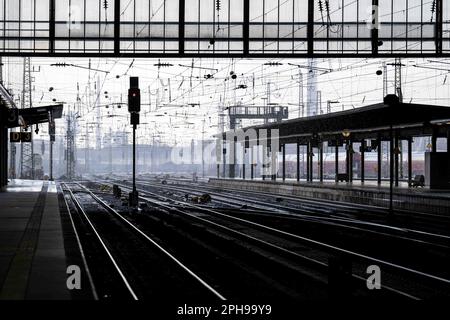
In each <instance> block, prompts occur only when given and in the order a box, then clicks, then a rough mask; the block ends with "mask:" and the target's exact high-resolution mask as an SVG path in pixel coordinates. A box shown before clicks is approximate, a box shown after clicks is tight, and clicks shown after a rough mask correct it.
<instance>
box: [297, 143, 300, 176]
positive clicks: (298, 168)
mask: <svg viewBox="0 0 450 320" xmlns="http://www.w3.org/2000/svg"><path fill="white" fill-rule="evenodd" d="M297 182H300V142H299V141H297Z"/></svg>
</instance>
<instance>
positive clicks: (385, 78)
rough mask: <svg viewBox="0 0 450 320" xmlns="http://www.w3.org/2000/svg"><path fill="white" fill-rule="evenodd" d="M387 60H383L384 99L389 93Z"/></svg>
mask: <svg viewBox="0 0 450 320" xmlns="http://www.w3.org/2000/svg"><path fill="white" fill-rule="evenodd" d="M387 72H388V71H387V65H386V62H383V100H384V98H385V97H386V96H387V94H388V73H387Z"/></svg>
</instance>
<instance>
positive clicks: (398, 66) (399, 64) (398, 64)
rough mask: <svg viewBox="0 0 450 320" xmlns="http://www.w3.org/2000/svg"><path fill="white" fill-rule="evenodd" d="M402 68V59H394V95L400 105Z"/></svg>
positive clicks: (401, 97) (401, 99) (401, 100)
mask: <svg viewBox="0 0 450 320" xmlns="http://www.w3.org/2000/svg"><path fill="white" fill-rule="evenodd" d="M402 66H403V64H402V59H401V58H395V93H396V94H397V96H398V98H399V101H400V103H403V92H402Z"/></svg>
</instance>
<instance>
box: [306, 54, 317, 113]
mask: <svg viewBox="0 0 450 320" xmlns="http://www.w3.org/2000/svg"><path fill="white" fill-rule="evenodd" d="M308 65H309V74H308V84H307V86H308V100H307V102H306V104H307V107H306V109H307V110H306V116H308V117H310V116H312V115H314V114H317V99H316V98H317V62H316V60H314V59H309V62H308Z"/></svg>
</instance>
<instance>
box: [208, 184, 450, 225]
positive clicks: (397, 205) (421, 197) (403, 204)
mask: <svg viewBox="0 0 450 320" xmlns="http://www.w3.org/2000/svg"><path fill="white" fill-rule="evenodd" d="M209 184H210V185H212V186H216V187H222V188H235V189H238V190H245V191H257V192H258V191H259V192H267V193H272V194H279V195H289V196H298V197H305V198H311V199H323V200H328V201H337V202H346V203H356V204H363V205H372V206H378V207H384V208H387V207H389V199H390V188H389V184H388V183H386V182H384V183H383V184H382V185H381V186H378V185H377V184H376V183H374V182H368V183H364V184H361V182H354V183H335V182H331V181H326V182H323V183H320V182H312V183H307V182H300V183H299V182H297V181H294V180H286V181H284V182H283V181H282V180H277V181H271V180H265V181H263V180H260V179H255V180H243V179H223V178H222V179H216V178H211V179H209ZM393 205H394V209H399V210H407V211H415V212H420V213H428V214H440V215H446V216H450V191H448V190H445V191H442V190H430V189H429V188H408V186H407V184H406V183H402V184H401V185H400V186H399V187H396V188H394V190H393Z"/></svg>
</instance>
